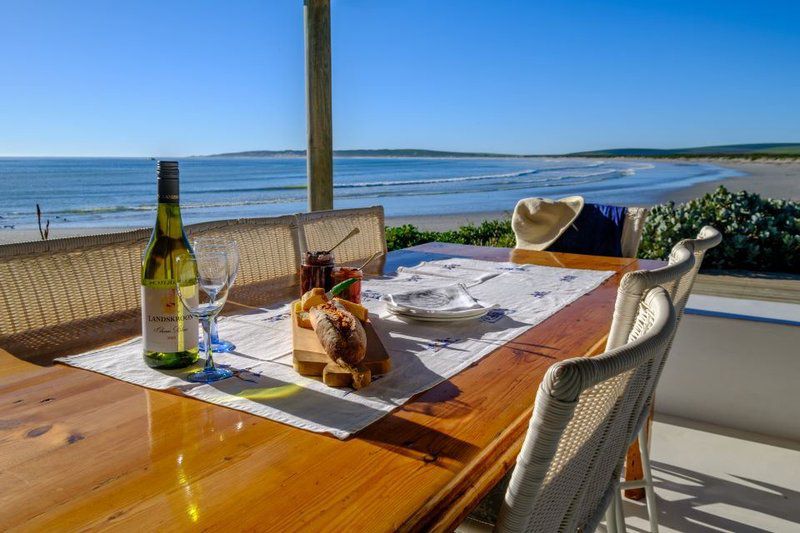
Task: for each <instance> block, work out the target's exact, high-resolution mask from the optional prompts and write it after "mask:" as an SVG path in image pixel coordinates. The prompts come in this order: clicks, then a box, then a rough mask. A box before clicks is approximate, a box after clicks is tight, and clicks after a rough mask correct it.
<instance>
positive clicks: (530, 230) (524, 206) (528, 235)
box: [511, 196, 583, 250]
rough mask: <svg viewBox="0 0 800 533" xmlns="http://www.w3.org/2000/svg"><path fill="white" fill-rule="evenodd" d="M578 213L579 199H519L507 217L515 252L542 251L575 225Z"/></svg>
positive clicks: (574, 197) (580, 206) (579, 197)
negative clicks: (515, 248)
mask: <svg viewBox="0 0 800 533" xmlns="http://www.w3.org/2000/svg"><path fill="white" fill-rule="evenodd" d="M581 209H583V197H582V196H568V197H566V198H561V199H560V200H553V199H550V198H523V199H522V200H520V201H519V202H517V206H516V207H515V208H514V215H513V216H512V217H511V227H512V228H513V230H514V235H515V236H516V237H517V248H521V249H523V250H546V249H547V247H548V246H550V245H551V244H553V243H554V242H555V241H556V240H557V239H558V238H559V237H560V236H561V234H562V233H564V232H565V231H566V230H567V228H569V227H570V225H571V224H572V223H573V222H575V219H576V218H578V215H579V214H580V212H581Z"/></svg>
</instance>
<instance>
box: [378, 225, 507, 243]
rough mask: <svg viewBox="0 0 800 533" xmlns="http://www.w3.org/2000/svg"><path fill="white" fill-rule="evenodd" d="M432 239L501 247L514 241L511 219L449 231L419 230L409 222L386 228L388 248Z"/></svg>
mask: <svg viewBox="0 0 800 533" xmlns="http://www.w3.org/2000/svg"><path fill="white" fill-rule="evenodd" d="M432 241H438V242H450V243H455V244H474V245H477V246H497V247H501V248H502V247H513V246H514V244H515V242H516V240H515V239H514V231H513V230H512V229H511V220H484V221H483V222H481V223H480V224H479V225H477V226H476V225H474V224H468V225H466V226H461V227H460V228H458V229H456V230H450V231H421V230H419V229H417V228H416V227H415V226H412V225H411V224H405V225H403V226H398V227H393V228H386V245H387V246H388V248H389V250H399V249H400V248H407V247H409V246H415V245H417V244H423V243H426V242H432Z"/></svg>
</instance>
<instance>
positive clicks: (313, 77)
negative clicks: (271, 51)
mask: <svg viewBox="0 0 800 533" xmlns="http://www.w3.org/2000/svg"><path fill="white" fill-rule="evenodd" d="M303 3H304V9H303V10H304V21H305V34H306V37H305V39H306V108H307V114H308V152H307V154H306V157H307V160H308V209H309V211H320V210H324V209H333V127H332V123H331V2H330V0H304V2H303Z"/></svg>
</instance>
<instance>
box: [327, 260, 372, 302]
mask: <svg viewBox="0 0 800 533" xmlns="http://www.w3.org/2000/svg"><path fill="white" fill-rule="evenodd" d="M351 278H356V279H358V281H356V282H355V283H353V284H352V285H350V286H349V287H347V288H346V289H345V290H343V291H342V292H341V293H339V294H338V295H337V296H338V297H339V298H342V299H344V300H350V301H351V302H353V303H357V304H360V303H361V280H362V279H364V272H362V271H361V269H360V268H352V267H346V266H340V267H336V268H334V269H333V284H334V285H338V284H339V283H341V282H343V281H345V280H348V279H351Z"/></svg>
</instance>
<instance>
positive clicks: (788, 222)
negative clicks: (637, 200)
mask: <svg viewBox="0 0 800 533" xmlns="http://www.w3.org/2000/svg"><path fill="white" fill-rule="evenodd" d="M705 225H710V226H714V227H715V228H717V229H718V230H719V231H720V232H722V244H720V245H719V246H717V247H716V248H714V249H713V250H711V251H710V252H709V253H708V254H707V255H706V258H705V260H704V261H703V269H704V270H707V269H734V270H758V271H765V272H790V273H800V202H792V201H789V200H770V199H766V198H761V197H760V196H759V195H757V194H750V193H747V192H738V193H732V192H729V191H728V190H727V189H725V187H719V188H718V189H717V190H716V191H714V193H712V194H706V195H705V196H703V197H702V198H698V199H696V200H692V201H690V202H688V203H685V204H681V205H676V204H675V203H674V202H669V203H666V204H661V205H657V206H655V207H654V208H653V209H652V210H651V212H650V215H649V217H648V218H647V222H646V223H645V227H644V232H643V234H642V242H641V245H640V247H639V257H641V258H644V259H665V258H666V257H667V256H668V255H669V251H670V249H671V248H672V247H673V246H674V245H675V243H677V242H678V241H680V240H681V239H686V238H691V237H695V236H696V235H697V233H698V232H699V231H700V228H702V227H703V226H705ZM431 241H439V242H450V243H456V244H474V245H479V246H499V247H513V246H514V244H515V239H514V232H513V230H512V229H511V220H510V219H506V220H486V221H484V222H482V223H481V224H479V225H477V226H476V225H473V224H470V225H467V226H462V227H460V228H458V229H457V230H451V231H443V232H437V231H421V230H419V229H417V228H416V227H414V226H412V225H410V224H406V225H404V226H400V227H393V228H386V243H387V245H388V247H389V250H398V249H400V248H407V247H409V246H414V245H417V244H423V243H426V242H431Z"/></svg>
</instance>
